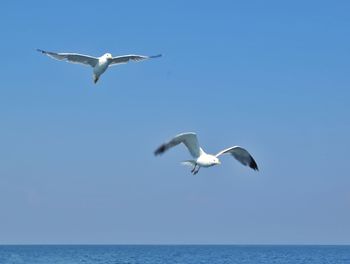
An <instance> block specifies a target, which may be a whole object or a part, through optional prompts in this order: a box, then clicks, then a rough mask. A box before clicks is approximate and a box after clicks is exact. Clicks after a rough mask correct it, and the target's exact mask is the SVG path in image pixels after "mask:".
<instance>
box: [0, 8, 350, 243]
mask: <svg viewBox="0 0 350 264" xmlns="http://www.w3.org/2000/svg"><path fill="white" fill-rule="evenodd" d="M349 9H350V4H349V3H348V2H347V1H338V2H334V1H307V2H305V1H292V2H288V3H287V2H285V1H244V2H243V1H214V2H209V1H208V2H204V3H201V4H200V5H198V3H195V2H192V3H191V2H189V1H175V2H169V1H167V2H165V1H147V2H146V1H104V2H103V3H102V2H101V3H98V2H96V1H75V2H72V1H59V2H57V3H54V2H50V3H49V2H47V1H30V2H25V1H23V2H20V1H2V3H1V8H0V29H1V33H2V34H1V35H2V36H1V42H0V47H1V50H2V54H1V56H2V67H1V72H2V78H1V87H0V110H1V111H0V119H1V130H0V138H1V151H0V160H1V166H0V212H1V219H0V234H1V236H0V243H2V244H9V243H21V244H26V243H40V244H41V243H42V244H45V243H94V244H98V243H137V244H143V243H156V244H159V243H210V244H212V243H233V244H260V243H262V244H267V243H270V244H271V243H272V244H279V243H287V244H299V243H301V244H308V243H312V244H349V243H350V224H349V223H350V210H349V208H350V192H349V186H350V177H349V172H348V162H349V161H348V156H349V153H348V149H349V147H350V140H349V134H350V123H349V116H350V106H349V98H350V89H349V84H350V75H349V70H350V66H349V61H350V60H349V47H350V34H349V33H350V32H349V30H350V18H349V15H348V14H349ZM36 48H41V49H46V50H50V51H57V52H79V53H85V54H91V55H95V56H99V55H102V54H103V53H105V52H110V53H112V54H113V55H122V54H129V53H136V54H145V55H153V54H158V53H162V54H163V57H162V58H161V59H157V60H152V61H146V62H142V63H137V64H136V63H130V64H127V65H122V66H120V67H114V68H112V69H110V70H109V71H107V72H106V73H105V74H104V75H103V76H102V77H101V79H100V81H99V83H98V84H97V85H94V84H93V82H92V74H91V69H89V68H87V67H83V66H80V65H72V64H67V63H64V62H58V61H54V60H51V59H50V58H47V57H46V56H43V55H41V54H39V53H38V52H36V51H35V49H36ZM185 131H195V132H197V133H198V136H199V140H200V143H201V144H202V145H203V147H204V149H205V150H206V151H207V152H209V153H216V152H217V151H219V150H221V149H223V148H226V147H229V146H232V145H241V146H244V147H245V148H247V149H248V150H249V151H250V152H251V153H252V155H253V156H254V157H255V159H256V161H257V163H258V165H259V168H260V172H258V173H256V172H254V171H252V170H250V169H248V168H247V167H243V166H241V165H240V164H239V163H238V162H236V161H234V160H233V159H232V158H231V157H229V156H227V157H223V158H222V162H223V164H222V166H217V167H213V168H210V169H202V170H201V171H200V173H199V174H198V175H196V176H192V175H191V174H190V172H189V168H187V167H183V166H180V165H179V162H180V161H182V160H185V159H188V158H189V154H188V153H187V151H186V149H185V148H183V147H178V148H175V149H173V150H171V151H169V152H168V153H166V154H165V155H163V156H161V157H154V156H153V151H154V149H155V148H156V147H158V146H159V144H161V143H163V142H164V141H165V140H168V139H169V138H171V137H172V136H174V135H176V134H177V133H180V132H185Z"/></svg>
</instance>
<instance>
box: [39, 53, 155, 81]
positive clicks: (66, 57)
mask: <svg viewBox="0 0 350 264" xmlns="http://www.w3.org/2000/svg"><path fill="white" fill-rule="evenodd" d="M37 51H39V52H41V53H43V54H45V55H47V56H49V57H51V58H53V59H56V60H61V61H67V62H71V63H78V64H83V65H87V66H91V67H92V68H93V77H94V83H96V82H97V81H98V79H99V78H100V76H101V75H102V73H104V72H105V71H106V70H107V68H108V67H110V66H114V65H118V64H124V63H127V62H129V61H136V62H138V61H143V60H147V59H153V58H158V57H161V56H162V55H161V54H159V55H155V56H143V55H134V54H131V55H123V56H117V57H113V56H112V54H110V53H106V54H103V55H102V56H101V57H98V58H97V57H93V56H89V55H83V54H78V53H56V52H51V51H45V50H41V49H37Z"/></svg>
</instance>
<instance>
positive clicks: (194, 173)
mask: <svg viewBox="0 0 350 264" xmlns="http://www.w3.org/2000/svg"><path fill="white" fill-rule="evenodd" d="M200 168H201V167H199V166H198V170H196V171H195V172H193V175H196V174H197V173H198V172H199V169H200Z"/></svg>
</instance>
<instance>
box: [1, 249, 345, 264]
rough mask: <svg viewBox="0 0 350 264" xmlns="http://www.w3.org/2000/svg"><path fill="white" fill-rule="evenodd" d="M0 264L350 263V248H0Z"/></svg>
mask: <svg viewBox="0 0 350 264" xmlns="http://www.w3.org/2000/svg"><path fill="white" fill-rule="evenodd" d="M0 263H1V264H7V263H8V264H12V263H13V264H17V263H25V264H50V263H55V264H63V263H64V264H75V263H85V264H89V263H91V264H134V263H135V264H136V263H140V264H141V263H142V264H148V263H152V264H158V263H162V264H166V263H183V264H192V263H193V264H200V263H202V264H204V263H205V264H206V263H208V264H209V263H210V264H216V263H218V264H221V263H244V264H246V263H249V264H257V263H269V264H271V263H282V264H283V263H293V264H295V263H303V264H306V263H315V264H323V263H327V264H338V263H342V264H348V263H349V264H350V246H209V245H208V246H126V245H125V246H102V245H101V246H79V245H76V246H68V245H67V246H64V245H62V246H61V245H57V246H0Z"/></svg>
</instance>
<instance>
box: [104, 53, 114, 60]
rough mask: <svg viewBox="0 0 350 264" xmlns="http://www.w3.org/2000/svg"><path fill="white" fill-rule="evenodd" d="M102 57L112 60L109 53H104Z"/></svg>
mask: <svg viewBox="0 0 350 264" xmlns="http://www.w3.org/2000/svg"><path fill="white" fill-rule="evenodd" d="M104 56H105V58H106V59H107V60H111V59H112V58H113V56H112V54H110V53H106V54H105V55H104Z"/></svg>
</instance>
